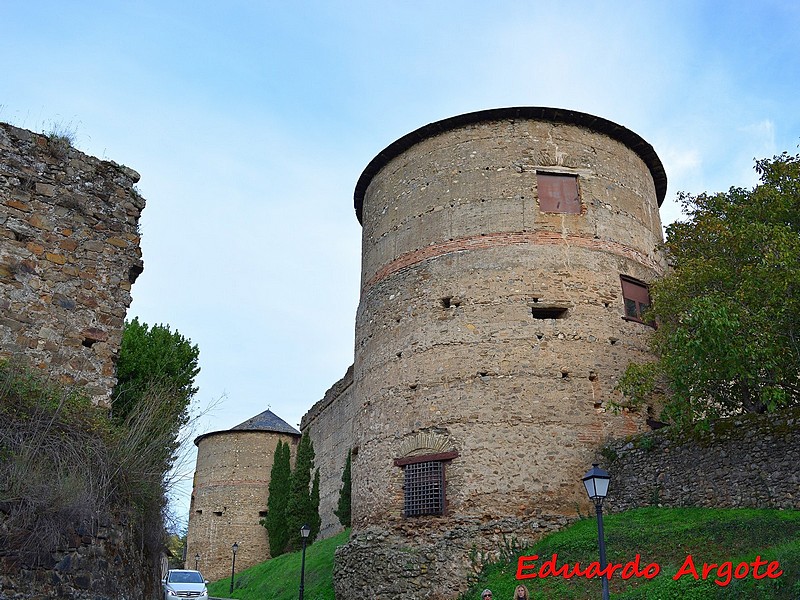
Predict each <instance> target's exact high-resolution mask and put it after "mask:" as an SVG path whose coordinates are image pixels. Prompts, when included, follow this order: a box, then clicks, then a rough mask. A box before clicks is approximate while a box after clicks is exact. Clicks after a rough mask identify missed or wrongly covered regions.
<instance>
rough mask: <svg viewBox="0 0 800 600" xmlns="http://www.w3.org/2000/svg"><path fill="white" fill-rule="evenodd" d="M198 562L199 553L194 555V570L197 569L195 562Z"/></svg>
mask: <svg viewBox="0 0 800 600" xmlns="http://www.w3.org/2000/svg"><path fill="white" fill-rule="evenodd" d="M199 562H200V553H199V552H198V553H197V554H195V555H194V570H195V571H197V563H199Z"/></svg>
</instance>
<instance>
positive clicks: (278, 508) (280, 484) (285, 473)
mask: <svg viewBox="0 0 800 600" xmlns="http://www.w3.org/2000/svg"><path fill="white" fill-rule="evenodd" d="M291 475H292V472H291V463H290V449H289V444H287V443H284V442H282V441H278V445H277V446H275V454H274V456H273V460H272V470H271V471H270V476H269V498H268V499H267V516H266V517H264V518H263V519H261V524H262V525H263V526H264V527H266V528H267V536H268V538H269V553H270V555H271V556H272V557H273V558H274V557H276V556H280V555H281V554H283V553H284V552H286V546H287V544H288V543H289V528H288V525H287V523H286V505H287V504H288V501H289V485H290V482H291Z"/></svg>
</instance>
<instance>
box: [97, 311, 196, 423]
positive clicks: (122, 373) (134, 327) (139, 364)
mask: <svg viewBox="0 0 800 600" xmlns="http://www.w3.org/2000/svg"><path fill="white" fill-rule="evenodd" d="M199 354H200V350H199V349H198V347H197V345H196V344H195V345H192V343H191V340H188V339H186V338H185V337H183V336H182V335H181V334H180V333H178V332H177V331H174V332H173V331H171V330H170V327H169V325H154V326H153V327H148V325H147V324H146V323H140V322H139V319H138V317H137V318H135V319H133V321H126V323H125V329H124V331H123V334H122V344H121V346H120V352H119V359H118V360H117V386H116V388H115V389H114V396H113V400H112V415H113V418H114V420H115V421H116V422H117V423H122V422H124V421H125V420H126V419H127V418H128V416H129V415H130V414H131V413H132V412H133V411H134V410H135V407H136V405H137V403H140V402H141V401H142V400H143V399H144V398H145V396H147V395H157V396H158V397H159V402H160V403H161V404H162V405H165V409H166V410H165V413H166V414H169V415H171V418H172V419H174V423H172V425H173V429H174V432H175V434H176V435H177V432H178V430H179V429H180V428H181V427H182V426H183V425H184V424H185V423H186V422H187V421H188V416H189V415H188V407H189V403H190V402H191V400H192V398H193V397H194V395H195V394H196V393H197V387H195V385H194V379H195V377H197V374H198V373H199V372H200V367H199V366H198V364H197V361H198V357H199Z"/></svg>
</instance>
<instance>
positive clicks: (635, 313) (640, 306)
mask: <svg viewBox="0 0 800 600" xmlns="http://www.w3.org/2000/svg"><path fill="white" fill-rule="evenodd" d="M619 278H620V281H621V282H622V299H623V301H624V302H625V318H626V319H631V320H632V321H639V322H640V323H646V324H647V325H651V326H652V325H655V323H653V322H652V321H645V320H644V319H643V318H642V315H643V314H644V313H645V311H646V310H647V309H648V308H650V291H649V290H648V289H647V284H646V283H642V282H641V281H638V280H637V279H634V278H633V277H628V276H627V275H620V277H619Z"/></svg>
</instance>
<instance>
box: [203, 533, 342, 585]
mask: <svg viewBox="0 0 800 600" xmlns="http://www.w3.org/2000/svg"><path fill="white" fill-rule="evenodd" d="M349 536H350V530H349V529H347V530H345V531H343V532H342V533H340V534H338V535H335V536H333V537H331V538H328V539H326V540H320V541H317V542H314V543H313V544H311V545H310V546H308V548H306V576H305V589H304V600H334V593H333V555H334V553H335V552H336V548H337V547H338V546H342V545H344V544H346V543H347V539H348V537H349ZM300 561H301V553H300V552H292V553H290V554H282V555H281V556H279V557H277V558H273V559H272V560H268V561H266V562H263V563H261V564H260V565H256V566H254V567H250V568H249V569H247V570H245V571H242V572H241V573H237V574H236V577H234V586H233V595H230V594H229V592H230V589H231V578H230V577H228V578H227V579H222V580H220V581H216V582H214V583H212V584H210V585H209V586H208V590H209V592H210V593H211V596H213V597H215V598H236V599H237V600H297V597H298V592H299V590H300Z"/></svg>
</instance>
